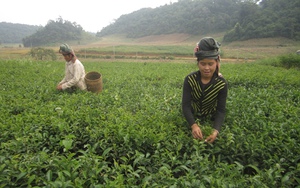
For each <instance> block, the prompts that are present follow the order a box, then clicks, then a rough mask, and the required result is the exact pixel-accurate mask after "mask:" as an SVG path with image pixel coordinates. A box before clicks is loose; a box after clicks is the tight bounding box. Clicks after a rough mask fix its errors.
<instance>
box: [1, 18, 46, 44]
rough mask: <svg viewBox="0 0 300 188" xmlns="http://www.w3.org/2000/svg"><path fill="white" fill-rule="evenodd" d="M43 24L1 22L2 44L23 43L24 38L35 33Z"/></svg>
mask: <svg viewBox="0 0 300 188" xmlns="http://www.w3.org/2000/svg"><path fill="white" fill-rule="evenodd" d="M39 28H41V26H33V25H25V24H16V23H6V22H0V44H3V43H22V39H23V38H24V37H26V36H29V35H32V34H33V33H35V32H36V31H37V30H38V29H39Z"/></svg>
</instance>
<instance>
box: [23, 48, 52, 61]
mask: <svg viewBox="0 0 300 188" xmlns="http://www.w3.org/2000/svg"><path fill="white" fill-rule="evenodd" d="M29 55H30V56H31V57H32V58H34V59H35V60H41V61H43V60H52V61H55V60H56V59H57V56H56V53H55V52H54V50H53V49H45V48H40V47H38V48H32V49H31V50H30V52H29Z"/></svg>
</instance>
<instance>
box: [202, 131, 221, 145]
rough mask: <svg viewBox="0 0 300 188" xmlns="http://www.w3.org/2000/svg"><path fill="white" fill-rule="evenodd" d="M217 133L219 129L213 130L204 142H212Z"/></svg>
mask: <svg viewBox="0 0 300 188" xmlns="http://www.w3.org/2000/svg"><path fill="white" fill-rule="evenodd" d="M218 134H219V131H218V130H214V132H213V133H212V134H211V135H209V136H208V137H207V138H206V139H205V142H208V143H210V144H212V143H213V142H214V141H215V140H216V138H217V136H218Z"/></svg>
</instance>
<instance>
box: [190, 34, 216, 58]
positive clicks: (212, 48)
mask: <svg viewBox="0 0 300 188" xmlns="http://www.w3.org/2000/svg"><path fill="white" fill-rule="evenodd" d="M220 46H221V44H220V43H219V42H217V41H216V40H215V39H213V38H212V37H204V38H202V39H201V40H200V42H198V43H197V46H196V48H195V56H196V57H197V60H198V61H199V60H201V59H205V58H208V59H218V57H219V48H220Z"/></svg>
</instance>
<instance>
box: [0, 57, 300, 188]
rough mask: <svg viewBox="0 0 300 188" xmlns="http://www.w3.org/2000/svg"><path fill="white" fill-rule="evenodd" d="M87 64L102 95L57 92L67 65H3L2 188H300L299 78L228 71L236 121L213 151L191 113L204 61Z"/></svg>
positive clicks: (253, 67) (274, 71)
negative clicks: (185, 92)
mask: <svg viewBox="0 0 300 188" xmlns="http://www.w3.org/2000/svg"><path fill="white" fill-rule="evenodd" d="M174 61H176V60H174ZM82 63H83V64H84V66H85V69H86V71H87V72H89V71H98V72H100V73H101V74H102V76H103V91H102V92H101V93H100V94H98V95H97V94H95V93H91V92H84V91H76V92H75V93H68V92H59V91H56V85H57V83H58V82H59V81H60V80H61V79H62V78H63V76H64V62H63V61H54V62H52V61H33V60H0V72H1V74H0V85H1V87H0V103H1V106H0V132H1V136H0V144H1V145H0V151H1V152H0V187H1V188H6V187H47V188H48V187H49V188H50V187H51V188H52V187H55V188H58V187H61V188H67V187H70V188H72V187H74V188H81V187H82V188H100V187H113V188H115V187H126V188H127V187H128V188H129V187H130V188H132V187H158V188H160V187H172V188H182V187H193V188H205V187H224V188H241V187H253V188H257V187H260V188H262V187H266V188H267V187H300V186H299V185H300V137H299V135H300V121H299V117H300V108H299V106H300V89H299V88H300V73H299V69H296V68H290V69H286V68H282V67H279V66H277V67H275V66H271V65H270V64H269V63H264V62H263V61H260V62H248V63H222V64H221V72H222V74H223V76H224V77H225V79H226V80H227V81H228V85H229V91H228V98H227V106H226V109H227V111H226V119H225V123H224V125H223V126H222V128H221V131H220V134H219V136H218V138H217V140H216V141H215V142H214V143H213V144H208V143H205V142H203V141H199V140H195V139H193V138H192V135H191V132H190V129H188V126H187V122H186V121H185V119H184V117H183V115H182V112H181V95H182V86H183V80H184V77H185V76H186V75H187V74H189V73H190V72H192V71H195V70H197V66H196V63H195V62H186V63H185V62H177V63H176V62H163V63H162V62H150V61H147V60H145V61H140V62H134V60H132V62H124V61H122V60H118V61H117V60H116V61H113V60H111V61H110V62H108V61H105V60H101V61H99V62H95V61H94V62H92V61H82ZM203 126H209V125H203ZM204 128H205V127H204Z"/></svg>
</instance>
